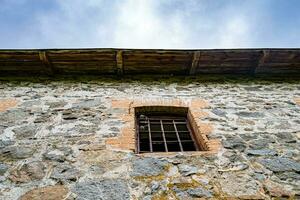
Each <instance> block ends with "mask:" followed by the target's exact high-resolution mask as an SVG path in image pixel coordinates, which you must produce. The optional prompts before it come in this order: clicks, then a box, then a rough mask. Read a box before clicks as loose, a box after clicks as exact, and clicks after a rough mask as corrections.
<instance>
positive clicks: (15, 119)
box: [0, 109, 29, 125]
mask: <svg viewBox="0 0 300 200" xmlns="http://www.w3.org/2000/svg"><path fill="white" fill-rule="evenodd" d="M28 116H29V112H26V111H25V110H21V109H14V110H8V111H6V112H3V113H1V112H0V121H1V122H2V123H4V124H13V125H16V124H19V122H20V121H24V120H25V119H27V118H28Z"/></svg>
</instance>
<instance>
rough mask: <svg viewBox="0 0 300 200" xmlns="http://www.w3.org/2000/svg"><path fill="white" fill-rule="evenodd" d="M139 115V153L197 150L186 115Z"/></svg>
mask: <svg viewBox="0 0 300 200" xmlns="http://www.w3.org/2000/svg"><path fill="white" fill-rule="evenodd" d="M142 116H143V117H140V116H138V117H137V153H151V152H171V151H172V152H183V151H197V150H198V146H197V145H196V142H195V140H194V136H193V133H192V131H191V128H190V126H189V122H188V120H187V119H186V118H185V117H169V116H151V117H149V118H148V117H146V116H144V115H142Z"/></svg>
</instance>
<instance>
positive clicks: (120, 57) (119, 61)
mask: <svg viewBox="0 0 300 200" xmlns="http://www.w3.org/2000/svg"><path fill="white" fill-rule="evenodd" d="M116 62H117V65H116V66H117V74H118V75H123V74H124V68H123V52H122V51H117V53H116Z"/></svg>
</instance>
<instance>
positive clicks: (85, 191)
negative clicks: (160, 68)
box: [0, 78, 300, 200]
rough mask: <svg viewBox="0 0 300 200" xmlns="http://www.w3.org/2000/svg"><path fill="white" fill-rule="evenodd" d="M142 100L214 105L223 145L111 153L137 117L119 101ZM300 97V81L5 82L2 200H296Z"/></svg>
mask: <svg viewBox="0 0 300 200" xmlns="http://www.w3.org/2000/svg"><path fill="white" fill-rule="evenodd" d="M133 97H136V98H139V99H164V100H172V99H182V100H187V101H188V100H191V99H203V100H205V101H206V102H207V103H208V105H209V106H208V107H206V108H204V109H203V111H204V112H206V113H208V115H207V116H205V117H204V118H202V119H201V120H202V121H203V123H210V124H213V131H212V133H210V134H209V135H208V136H207V137H208V138H209V139H218V140H220V141H221V142H222V148H221V149H220V150H219V151H218V152H217V154H213V155H201V154H199V155H197V154H189V153H176V154H172V155H168V156H166V155H164V154H162V155H157V154H156V155H155V156H151V155H150V156H149V155H147V156H143V155H136V154H135V153H134V152H132V151H128V150H122V149H113V148H110V147H109V146H108V145H107V144H106V142H105V141H106V140H107V139H109V138H114V137H118V136H120V134H121V132H122V129H123V128H124V124H125V121H123V120H124V119H122V118H120V114H122V113H126V112H128V110H127V109H126V108H120V107H115V106H112V100H113V99H120V100H122V99H131V98H133ZM299 98H300V86H299V82H297V81H295V82H284V81H276V82H272V81H255V80H251V81H229V82H226V81H222V82H217V81H216V82H206V81H198V80H197V79H190V80H182V79H179V80H177V79H175V78H174V79H173V78H172V79H170V80H160V79H157V80H154V79H149V80H146V81H145V80H131V81H128V80H111V79H108V80H103V79H101V80H78V81H75V80H73V81H72V80H71V81H62V80H37V81H34V82H32V81H14V80H8V81H1V82H0V104H1V102H5V106H4V105H2V107H3V108H4V107H5V109H2V110H0V122H1V123H0V199H19V198H20V199H47V198H48V199H51V196H52V199H53V198H55V199H85V200H86V199H101V198H102V199H193V198H204V199H226V198H232V199H234V198H236V199H237V198H240V199H271V198H277V197H278V198H291V199H292V198H294V199H297V198H299V197H300V187H299V186H300V176H299V173H300V156H299V155H300V154H299V151H300V145H299V142H300V120H299V119H300V105H299V104H297V103H298V101H297V99H299ZM7 102H13V103H7ZM0 107H1V105H0ZM45 194H49V195H45Z"/></svg>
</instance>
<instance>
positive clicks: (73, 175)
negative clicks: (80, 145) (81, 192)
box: [50, 163, 81, 183]
mask: <svg viewBox="0 0 300 200" xmlns="http://www.w3.org/2000/svg"><path fill="white" fill-rule="evenodd" d="M80 176H81V172H80V171H79V170H78V169H77V168H75V167H74V166H72V165H69V164H65V163H63V164H59V165H57V166H56V167H55V168H54V169H53V172H52V174H51V176H50V177H51V178H53V179H56V180H59V181H61V182H63V183H64V182H70V181H77V180H78V178H79V177H80Z"/></svg>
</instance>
